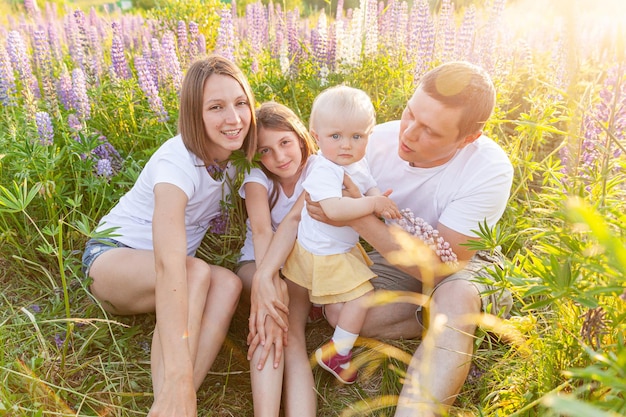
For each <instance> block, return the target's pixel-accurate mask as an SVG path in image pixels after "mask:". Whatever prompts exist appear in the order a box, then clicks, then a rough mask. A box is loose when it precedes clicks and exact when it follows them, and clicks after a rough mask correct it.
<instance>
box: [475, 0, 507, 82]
mask: <svg viewBox="0 0 626 417" xmlns="http://www.w3.org/2000/svg"><path fill="white" fill-rule="evenodd" d="M505 2H506V0H494V2H493V4H492V6H491V8H490V10H489V18H488V20H487V23H486V25H485V27H486V29H485V30H484V31H482V36H481V37H480V39H479V48H478V51H479V56H480V59H481V60H480V62H477V64H479V65H480V66H482V67H483V68H484V69H485V70H486V71H487V72H488V73H490V74H491V73H492V72H493V70H494V68H495V58H496V55H497V54H496V36H497V34H498V31H499V29H500V21H501V17H502V13H503V12H504V4H505Z"/></svg>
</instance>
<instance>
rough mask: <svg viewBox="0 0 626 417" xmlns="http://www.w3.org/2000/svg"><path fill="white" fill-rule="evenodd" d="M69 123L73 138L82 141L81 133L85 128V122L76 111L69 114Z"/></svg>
mask: <svg viewBox="0 0 626 417" xmlns="http://www.w3.org/2000/svg"><path fill="white" fill-rule="evenodd" d="M67 125H68V126H69V127H70V132H71V134H72V138H73V139H74V140H75V141H77V142H81V139H80V135H79V133H80V132H81V131H82V130H83V128H84V125H83V122H82V121H81V120H80V119H79V118H78V117H76V115H75V114H74V113H70V114H69V115H68V116H67Z"/></svg>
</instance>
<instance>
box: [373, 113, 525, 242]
mask: <svg viewBox="0 0 626 417" xmlns="http://www.w3.org/2000/svg"><path fill="white" fill-rule="evenodd" d="M399 132H400V121H393V122H388V123H384V124H380V125H377V126H376V127H375V128H374V131H373V133H372V135H371V136H370V139H369V143H368V148H367V154H366V158H367V162H368V165H369V167H370V170H371V172H372V175H373V176H374V178H375V180H376V182H377V183H378V188H379V189H380V190H381V191H382V192H384V191H386V190H388V189H392V190H393V192H392V194H391V195H390V196H389V197H390V198H391V199H392V200H393V201H394V202H395V203H396V204H397V206H398V208H399V209H401V210H402V209H404V208H410V209H411V210H412V211H413V213H414V214H415V216H417V217H421V218H422V219H424V220H425V221H426V222H428V223H429V224H430V225H431V226H433V227H435V228H436V227H437V224H438V223H441V224H443V225H444V226H446V227H448V228H450V229H452V230H454V231H456V232H458V233H461V234H463V235H466V236H473V235H475V234H474V233H473V232H472V230H478V229H479V226H478V225H479V223H482V222H483V221H484V220H486V221H487V224H488V225H489V226H494V225H495V224H496V222H497V221H498V220H499V219H500V217H501V216H502V213H504V210H505V208H506V204H507V201H508V198H509V194H510V190H511V184H512V181H513V167H512V165H511V162H510V161H509V158H508V157H507V155H506V153H505V152H504V151H503V150H502V148H500V146H498V144H496V143H495V142H494V141H493V140H491V139H489V138H488V137H486V136H481V137H480V138H478V139H477V140H476V141H474V142H473V143H471V144H469V145H467V146H465V147H464V148H462V149H461V150H459V151H458V152H457V153H456V155H455V156H454V157H453V158H452V159H451V160H450V161H448V162H446V163H445V164H443V165H441V166H437V167H434V168H417V167H411V166H410V165H409V163H408V162H406V161H404V160H402V159H401V158H400V157H399V156H398V141H399Z"/></svg>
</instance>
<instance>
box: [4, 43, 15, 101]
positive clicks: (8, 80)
mask: <svg viewBox="0 0 626 417" xmlns="http://www.w3.org/2000/svg"><path fill="white" fill-rule="evenodd" d="M16 92H17V90H16V87H15V76H14V74H13V65H11V60H10V59H9V55H8V53H7V51H6V49H5V48H4V45H0V103H2V104H3V105H4V106H14V105H15V104H16V100H15V94H16Z"/></svg>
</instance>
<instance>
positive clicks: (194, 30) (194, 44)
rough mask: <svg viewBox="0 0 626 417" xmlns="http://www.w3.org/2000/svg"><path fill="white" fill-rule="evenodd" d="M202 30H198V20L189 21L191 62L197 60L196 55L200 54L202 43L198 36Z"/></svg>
mask: <svg viewBox="0 0 626 417" xmlns="http://www.w3.org/2000/svg"><path fill="white" fill-rule="evenodd" d="M199 36H200V31H199V30H198V24H197V23H196V22H189V39H190V40H189V62H190V63H191V62H193V61H195V59H196V57H198V56H199V55H200V45H199V43H198V38H199Z"/></svg>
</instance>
